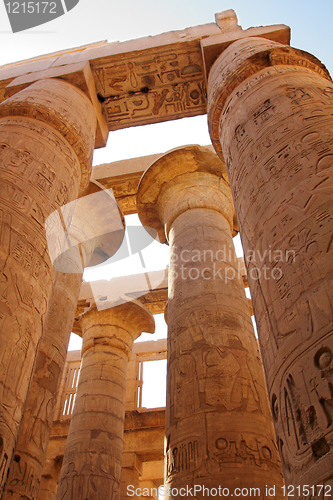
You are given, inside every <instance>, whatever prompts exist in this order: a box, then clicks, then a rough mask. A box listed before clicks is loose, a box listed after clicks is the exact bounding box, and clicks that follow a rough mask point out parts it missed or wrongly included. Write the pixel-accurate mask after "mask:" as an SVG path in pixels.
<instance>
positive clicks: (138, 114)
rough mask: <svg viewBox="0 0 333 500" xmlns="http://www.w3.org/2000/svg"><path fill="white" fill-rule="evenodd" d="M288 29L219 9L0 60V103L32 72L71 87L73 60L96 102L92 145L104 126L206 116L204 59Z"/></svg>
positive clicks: (281, 34)
mask: <svg viewBox="0 0 333 500" xmlns="http://www.w3.org/2000/svg"><path fill="white" fill-rule="evenodd" d="M252 33H254V35H252ZM289 34H290V30H289V28H288V27H287V26H284V25H277V26H266V27H259V28H250V29H248V30H242V29H241V28H240V27H239V26H238V25H237V17H236V15H235V14H234V13H233V12H232V11H226V13H223V12H222V13H219V14H217V15H216V23H210V24H205V25H202V26H196V27H192V28H187V29H185V30H181V31H173V32H169V33H163V34H161V35H157V36H149V37H145V38H141V39H137V40H131V41H127V42H115V43H97V44H91V45H87V46H83V47H77V48H73V49H69V50H66V51H60V52H56V53H53V54H49V55H46V56H41V57H36V58H33V59H30V60H26V61H22V62H19V63H14V64H9V65H5V66H2V67H1V68H0V102H1V101H3V100H5V99H6V98H7V97H8V95H9V94H8V93H7V92H8V90H9V92H10V93H12V92H14V93H15V92H18V91H19V90H20V88H22V85H23V86H24V85H28V84H29V83H31V82H32V81H36V80H35V79H36V78H37V79H40V78H45V77H47V78H52V77H53V78H54V77H57V78H64V79H66V80H67V81H70V82H71V83H73V84H74V85H75V84H76V81H77V79H78V78H79V80H80V78H81V77H80V72H82V66H80V67H78V68H77V69H75V68H74V66H75V65H76V64H79V65H83V66H84V65H85V64H87V65H89V66H90V67H91V74H92V80H93V81H94V82H93V83H94V85H95V91H94V97H92V96H91V98H92V102H93V103H94V105H95V107H96V108H97V104H98V102H97V100H99V102H100V103H101V108H102V113H103V115H104V116H102V115H101V114H99V115H98V116H99V120H98V121H99V127H100V130H99V132H98V140H97V141H96V147H102V146H103V145H104V144H103V141H105V137H106V127H107V128H108V130H118V129H122V128H126V127H132V126H137V125H146V124H150V123H159V122H163V121H168V120H174V119H179V118H183V117H189V116H197V115H200V114H206V112H207V110H206V108H207V93H206V71H205V61H206V65H207V60H208V59H209V60H211V57H212V55H211V54H212V53H213V57H216V56H217V55H218V54H217V53H216V52H217V51H219V53H221V51H222V50H223V49H224V48H226V47H227V46H228V45H229V44H230V43H232V42H233V41H235V40H237V39H238V38H241V37H243V36H262V37H266V38H270V39H274V40H275V39H277V40H278V41H280V40H282V41H283V43H289ZM219 37H222V39H220V38H219ZM272 37H273V38H272ZM204 40H205V45H204V47H205V49H204V50H203V51H202V48H201V45H200V42H202V41H204ZM210 41H211V43H210ZM210 45H211V46H212V47H210ZM203 54H204V58H203ZM208 56H209V57H208ZM207 58H208V59H207ZM204 59H205V60H204ZM78 75H79V76H78ZM106 124H107V125H106Z"/></svg>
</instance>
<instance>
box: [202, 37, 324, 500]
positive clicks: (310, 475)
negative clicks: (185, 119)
mask: <svg viewBox="0 0 333 500" xmlns="http://www.w3.org/2000/svg"><path fill="white" fill-rule="evenodd" d="M208 92H209V103H208V113H209V126H210V133H211V137H212V141H213V144H214V147H215V149H216V151H217V152H218V153H219V155H220V156H221V157H222V151H223V155H224V157H225V160H226V164H227V167H228V174H229V179H230V185H231V189H232V193H233V197H234V202H235V209H236V214H237V219H238V223H239V229H240V233H241V237H242V243H243V247H244V251H245V259H246V262H247V268H248V278H249V285H250V289H251V295H252V300H253V305H254V312H255V317H256V321H257V325H258V332H259V338H260V344H261V352H262V356H263V361H264V367H265V371H266V378H267V382H268V388H269V394H270V400H271V407H272V410H273V416H274V420H275V426H276V431H277V435H278V444H279V450H280V454H281V458H282V462H283V469H284V475H285V479H286V482H287V483H288V484H292V485H295V486H299V488H298V489H297V490H295V491H294V492H293V494H294V495H295V496H296V497H297V496H298V497H300V498H302V497H303V496H306V485H310V486H312V485H315V484H326V481H328V482H329V483H330V484H331V485H332V463H333V449H332V444H333V425H332V423H333V389H332V387H333V359H332V352H333V338H332V276H333V258H332V249H333V245H332V230H333V224H332V222H333V217H332V215H333V214H332V194H331V191H332V166H333V85H332V82H331V80H330V77H329V75H328V72H327V71H326V69H325V68H324V66H323V65H322V64H321V63H320V62H319V61H318V60H317V59H316V58H315V57H313V56H311V55H310V54H308V53H306V52H302V51H300V50H296V49H293V48H290V47H287V46H283V45H281V44H279V43H275V42H270V41H268V40H263V39H261V38H247V39H243V40H239V41H237V42H235V43H233V44H232V45H230V47H228V49H227V50H225V52H224V53H223V54H221V55H220V56H219V58H218V59H217V60H216V62H215V64H214V66H213V67H212V69H211V72H210V75H209V82H208ZM303 485H304V486H305V489H304V491H303ZM332 486H333V485H332ZM290 491H291V490H290ZM310 493H311V494H312V495H313V496H314V497H316V496H317V494H318V493H320V492H319V490H318V489H316V488H315V489H314V491H313V490H311V491H310ZM320 498H321V497H320Z"/></svg>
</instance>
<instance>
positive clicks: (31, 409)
mask: <svg viewBox="0 0 333 500" xmlns="http://www.w3.org/2000/svg"><path fill="white" fill-rule="evenodd" d="M81 283H82V275H81V274H67V273H59V272H56V273H55V282H54V286H53V293H52V298H51V300H50V305H49V310H48V313H47V316H46V321H45V324H44V328H43V335H42V337H41V342H40V347H39V350H38V354H37V359H36V366H35V372H34V375H33V378H32V382H31V390H30V392H29V395H28V398H27V404H26V407H25V411H24V415H23V418H22V425H21V428H20V434H19V439H18V443H17V447H16V451H15V455H14V460H13V463H12V466H11V469H10V473H9V479H8V483H7V487H6V491H5V494H4V499H5V500H7V499H8V500H9V499H23V498H24V499H25V500H27V499H28V498H29V500H30V499H31V500H34V499H36V498H37V495H38V489H39V485H40V481H41V477H42V472H43V467H44V463H45V458H46V451H47V446H48V442H49V437H50V432H51V428H52V423H53V417H54V412H55V405H56V400H57V396H58V391H59V385H60V381H61V376H62V372H63V368H64V364H65V361H66V354H67V348H68V342H69V337H70V334H71V330H72V326H73V321H74V316H75V311H76V306H77V300H78V296H79V292H80V288H81Z"/></svg>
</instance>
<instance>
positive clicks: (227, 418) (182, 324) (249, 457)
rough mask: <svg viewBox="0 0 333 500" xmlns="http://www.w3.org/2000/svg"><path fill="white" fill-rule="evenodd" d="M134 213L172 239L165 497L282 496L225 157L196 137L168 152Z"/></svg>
mask: <svg viewBox="0 0 333 500" xmlns="http://www.w3.org/2000/svg"><path fill="white" fill-rule="evenodd" d="M138 213H139V217H140V219H141V222H142V223H143V225H144V226H145V227H153V228H154V229H155V230H157V231H158V235H159V239H160V241H162V242H163V241H165V239H166V238H167V239H168V242H169V245H170V269H169V296H168V313H167V314H168V371H167V408H166V450H165V451H166V462H165V481H166V487H169V488H171V489H172V490H171V495H170V496H169V498H171V496H172V498H175V499H181V498H183V494H184V492H186V491H187V490H186V488H187V487H189V488H192V494H193V495H194V497H195V498H197V499H201V498H204V497H209V498H211V497H213V496H214V495H217V496H219V495H220V496H222V489H220V490H219V487H220V488H228V489H229V492H230V495H234V490H235V488H240V489H242V488H246V489H247V490H248V495H247V494H246V490H244V493H245V495H243V496H245V497H246V498H247V497H248V498H250V488H259V489H260V498H266V496H267V493H265V488H266V485H268V486H269V487H270V486H273V485H276V494H275V498H282V491H281V488H280V487H281V485H282V484H283V481H282V471H281V468H280V462H279V455H278V451H277V446H276V441H275V434H274V428H273V422H272V417H271V413H270V409H269V402H268V397H267V392H266V388H265V381H264V374H263V369H262V364H261V360H260V355H259V352H258V347H257V340H256V338H255V336H254V332H253V327H252V322H251V316H250V310H249V307H248V303H247V299H246V296H245V293H244V287H243V284H242V281H241V278H240V275H239V270H238V268H237V259H236V255H235V251H234V247H233V242H232V231H233V218H234V208H233V203H232V197H231V192H230V188H229V184H228V182H227V176H226V170H225V165H224V164H223V163H222V162H221V161H220V160H219V159H218V157H217V156H216V155H215V154H214V153H212V152H211V151H210V150H208V149H207V148H202V147H200V146H187V147H184V148H180V149H179V150H174V151H171V152H170V153H168V154H166V155H165V156H163V157H161V158H160V159H159V160H157V161H156V162H155V163H154V164H153V165H152V166H151V167H150V168H149V169H148V170H147V171H146V172H145V174H144V175H143V177H142V178H141V181H140V184H139V188H138ZM195 485H196V486H197V488H196V490H194V489H193V488H194V486H195ZM204 487H205V488H207V489H206V490H205V491H204V490H203V488H204ZM181 488H185V490H181ZM200 488H201V489H200ZM177 490H178V494H177ZM225 493H226V491H225ZM227 496H228V497H229V498H230V496H229V495H227ZM234 496H235V495H234Z"/></svg>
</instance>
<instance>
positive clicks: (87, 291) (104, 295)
mask: <svg viewBox="0 0 333 500" xmlns="http://www.w3.org/2000/svg"><path fill="white" fill-rule="evenodd" d="M237 261H238V269H239V272H240V275H241V277H242V279H243V283H244V287H245V288H246V287H248V281H247V274H246V267H245V263H244V259H243V257H238V259H237ZM147 276H148V279H147ZM150 285H154V286H153V287H151V286H150ZM115 289H119V290H121V294H122V296H125V297H128V300H129V301H130V300H131V299H136V300H138V301H139V302H141V303H142V304H144V305H145V306H146V307H147V309H149V311H150V312H151V313H152V314H160V313H163V312H164V309H165V306H166V304H167V301H168V269H164V270H163V271H153V272H150V273H145V274H134V275H131V276H123V277H121V278H113V279H111V280H109V281H108V280H98V281H94V282H86V281H83V283H82V286H81V291H80V295H79V300H78V305H77V309H76V318H77V317H78V316H79V315H80V314H82V313H83V312H84V311H85V310H87V309H89V307H91V305H92V304H93V303H96V300H97V302H98V301H100V300H101V299H102V301H101V302H104V301H105V302H106V301H108V291H111V290H112V291H114V290H115ZM249 305H250V309H251V311H252V308H251V304H250V302H249ZM251 314H253V313H252V312H251ZM73 331H74V332H75V333H77V334H78V335H81V332H80V329H77V328H76V322H74V326H73ZM143 344H144V343H143ZM135 345H138V347H137V349H140V347H139V346H140V344H135ZM158 348H159V347H158ZM144 349H145V350H146V348H144Z"/></svg>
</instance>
